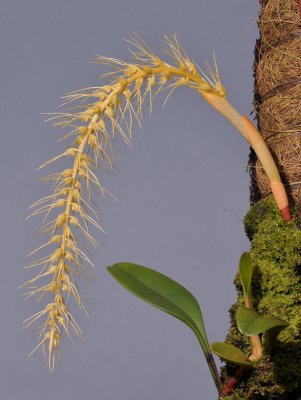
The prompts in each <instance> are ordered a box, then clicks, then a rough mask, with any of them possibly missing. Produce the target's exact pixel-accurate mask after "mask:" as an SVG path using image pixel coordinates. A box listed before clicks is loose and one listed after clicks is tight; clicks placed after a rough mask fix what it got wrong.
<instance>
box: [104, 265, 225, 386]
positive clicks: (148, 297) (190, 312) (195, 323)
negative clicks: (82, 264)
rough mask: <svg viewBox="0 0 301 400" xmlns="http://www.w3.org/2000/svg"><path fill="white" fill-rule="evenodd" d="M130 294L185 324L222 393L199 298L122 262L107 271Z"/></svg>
mask: <svg viewBox="0 0 301 400" xmlns="http://www.w3.org/2000/svg"><path fill="white" fill-rule="evenodd" d="M107 269H108V271H109V273H110V274H111V275H112V276H113V277H114V278H115V279H116V280H117V282H119V283H120V284H121V285H122V286H123V287H124V288H126V289H127V290H128V291H129V292H131V293H132V294H134V295H135V296H137V297H139V298H140V299H141V300H143V301H145V302H146V303H149V304H151V305H153V306H154V307H157V308H159V309H160V310H163V311H165V312H166V313H168V314H170V315H173V316H174V317H176V318H178V319H179V320H180V321H182V322H184V323H185V324H186V325H187V326H189V328H190V329H192V331H193V332H194V334H195V335H196V337H197V339H198V341H199V343H200V345H201V347H202V350H203V352H204V355H205V358H206V361H207V363H208V366H209V369H210V372H211V375H212V377H213V380H214V382H215V384H216V386H217V388H218V389H219V386H220V378H219V374H218V372H217V369H216V367H215V364H214V360H213V357H212V353H211V350H210V346H209V343H208V339H207V334H206V330H205V326H204V322H203V317H202V312H201V308H200V306H199V303H198V302H197V300H196V298H195V297H194V296H193V295H192V294H191V293H190V292H189V291H188V290H187V289H185V288H184V287H183V286H181V285H179V284H178V283H177V282H175V281H174V280H172V279H170V278H168V277H167V276H165V275H163V274H161V273H160V272H157V271H154V270H153V269H150V268H146V267H143V266H141V265H137V264H132V263H126V262H121V263H117V264H114V265H113V266H110V267H108V268H107Z"/></svg>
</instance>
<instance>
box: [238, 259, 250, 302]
mask: <svg viewBox="0 0 301 400" xmlns="http://www.w3.org/2000/svg"><path fill="white" fill-rule="evenodd" d="M239 273H240V278H241V283H242V287H243V290H244V294H245V296H251V280H252V274H253V265H252V258H251V254H250V253H249V252H245V253H243V254H242V255H241V257H240V260H239Z"/></svg>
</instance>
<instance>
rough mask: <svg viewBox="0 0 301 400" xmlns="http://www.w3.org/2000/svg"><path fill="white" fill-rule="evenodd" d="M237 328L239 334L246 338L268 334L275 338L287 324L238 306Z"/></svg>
mask: <svg viewBox="0 0 301 400" xmlns="http://www.w3.org/2000/svg"><path fill="white" fill-rule="evenodd" d="M236 322H237V327H238V329H239V330H240V332H241V333H243V334H244V335H247V336H254V335H258V334H259V333H263V332H268V333H269V334H270V335H271V337H273V338H276V337H277V335H278V333H279V332H280V331H281V330H282V329H284V328H286V327H287V326H288V324H287V323H286V322H284V321H281V320H279V319H277V318H273V317H269V316H262V315H259V314H258V313H257V312H256V311H254V310H252V309H250V308H247V307H245V306H239V307H238V310H237V314H236Z"/></svg>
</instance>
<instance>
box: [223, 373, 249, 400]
mask: <svg viewBox="0 0 301 400" xmlns="http://www.w3.org/2000/svg"><path fill="white" fill-rule="evenodd" d="M248 371H249V369H248V368H247V367H239V368H238V369H237V370H236V372H235V374H234V375H233V376H231V378H229V379H228V380H227V382H226V383H225V384H224V386H223V387H222V390H221V391H220V398H223V397H225V396H227V395H228V394H230V393H231V392H232V391H233V390H234V389H235V387H236V386H237V385H238V384H239V382H240V381H241V380H242V378H243V377H244V376H245V375H247V373H248Z"/></svg>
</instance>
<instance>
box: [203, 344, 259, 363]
mask: <svg viewBox="0 0 301 400" xmlns="http://www.w3.org/2000/svg"><path fill="white" fill-rule="evenodd" d="M210 347H211V350H212V351H213V353H214V354H216V355H217V356H219V357H220V358H221V359H222V360H225V361H227V362H229V363H232V364H235V365H244V366H245V367H252V363H251V361H249V360H248V358H247V356H246V355H245V354H244V353H243V352H242V351H241V350H240V349H238V348H237V347H235V346H233V345H232V344H228V343H223V342H213V343H211V345H210Z"/></svg>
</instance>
